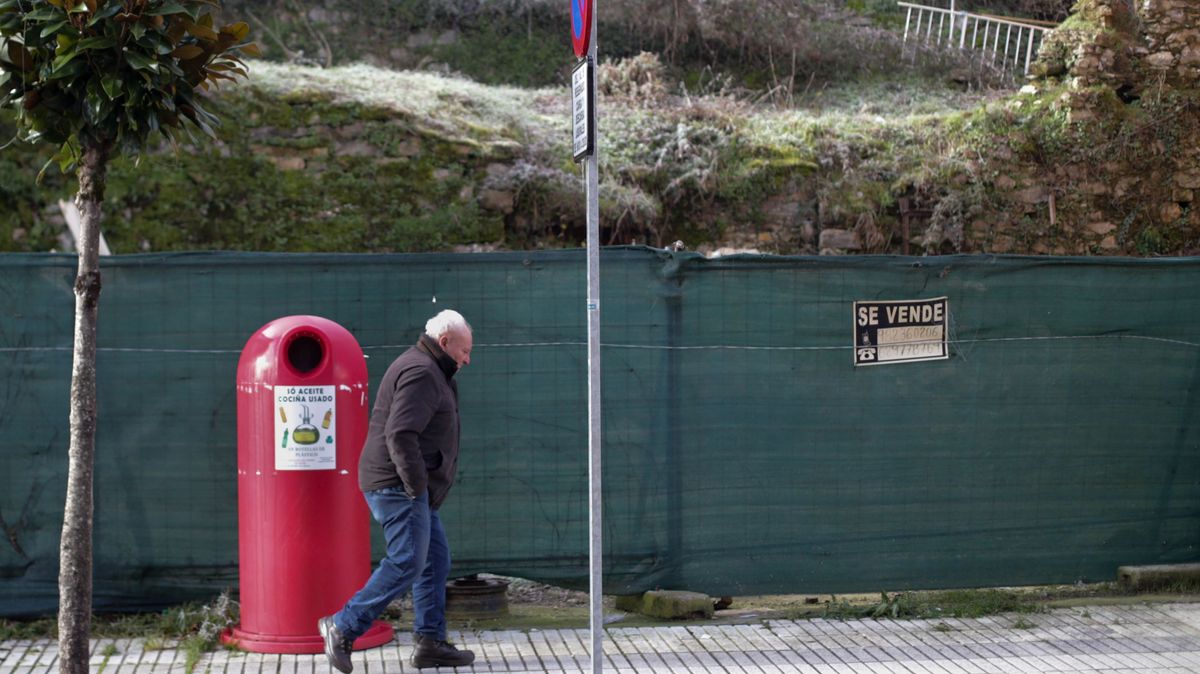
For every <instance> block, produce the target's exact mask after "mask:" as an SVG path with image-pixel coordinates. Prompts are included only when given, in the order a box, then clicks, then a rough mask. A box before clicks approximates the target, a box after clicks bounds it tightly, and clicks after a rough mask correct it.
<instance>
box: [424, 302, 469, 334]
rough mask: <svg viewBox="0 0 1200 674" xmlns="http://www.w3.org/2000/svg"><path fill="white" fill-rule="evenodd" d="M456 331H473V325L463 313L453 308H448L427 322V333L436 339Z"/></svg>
mask: <svg viewBox="0 0 1200 674" xmlns="http://www.w3.org/2000/svg"><path fill="white" fill-rule="evenodd" d="M454 331H465V332H471V326H470V325H469V324H468V323H467V319H465V318H463V317H462V314H460V313H458V312H457V311H455V310H453V309H446V310H445V311H443V312H441V313H439V314H438V315H437V316H434V317H433V318H431V319H429V321H428V322H426V323H425V334H427V335H429V336H430V337H432V338H434V339H437V338H438V337H441V336H442V335H444V334H446V333H448V332H454Z"/></svg>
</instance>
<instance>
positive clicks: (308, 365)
mask: <svg viewBox="0 0 1200 674" xmlns="http://www.w3.org/2000/svg"><path fill="white" fill-rule="evenodd" d="M324 359H325V345H324V344H323V343H322V341H321V338H320V337H318V336H317V335H314V334H312V333H309V332H298V333H296V334H294V335H292V338H291V339H289V340H288V343H287V362H288V365H290V366H292V369H293V370H295V371H296V372H297V373H298V374H307V373H309V372H312V371H313V370H315V369H317V367H318V366H320V365H321V361H322V360H324Z"/></svg>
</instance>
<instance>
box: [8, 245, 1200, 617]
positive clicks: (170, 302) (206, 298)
mask: <svg viewBox="0 0 1200 674" xmlns="http://www.w3.org/2000/svg"><path fill="white" fill-rule="evenodd" d="M584 261H585V258H584V255H583V254H582V252H581V251H556V252H541V253H497V254H481V255H353V256H351V255H268V254H219V253H203V254H177V255H135V256H122V257H116V258H110V259H106V260H104V265H103V266H104V291H103V294H102V296H101V301H100V329H99V345H100V351H99V355H98V360H99V372H98V374H99V400H100V403H99V430H98V433H97V453H96V525H95V562H96V565H95V576H96V585H95V588H96V606H97V608H98V609H99V610H105V609H118V608H138V607H154V606H161V605H163V604H166V603H170V602H174V601H179V600H182V599H186V598H192V597H202V596H210V595H213V594H215V593H217V592H219V591H221V590H222V589H224V588H226V587H232V586H236V583H237V498H236V447H235V443H236V439H235V438H236V435H235V429H236V422H235V413H234V410H235V388H234V375H235V368H236V363H237V357H238V352H239V351H240V349H241V347H242V345H243V344H244V343H245V340H246V339H247V338H248V337H249V335H250V334H252V333H253V332H254V331H255V330H257V329H258V328H259V327H261V326H262V325H263V324H265V323H267V322H268V321H270V320H272V319H274V318H277V317H279V316H284V315H289V314H316V315H321V316H325V317H327V318H330V319H332V320H335V321H337V322H339V323H341V324H342V325H343V326H345V327H346V328H348V329H349V330H350V331H351V332H352V333H353V334H354V335H355V336H356V338H357V339H358V340H359V342H360V344H362V346H363V347H364V350H365V352H366V353H367V354H368V355H369V361H368V363H369V367H370V372H371V376H372V381H371V384H372V386H374V385H376V384H377V382H378V379H379V377H380V376H381V375H382V374H383V371H384V369H385V368H386V367H387V365H388V363H389V362H390V361H391V360H392V358H394V357H395V356H396V355H398V354H399V353H400V352H401V351H402V350H403V349H404V348H406V347H407V346H408V345H409V344H410V343H412V342H413V341H414V340H415V339H416V337H417V335H418V333H419V331H420V330H421V328H422V326H423V325H424V321H425V320H426V319H427V318H428V317H429V316H430V315H432V314H433V313H434V312H436V311H437V310H440V309H443V308H447V307H452V308H455V309H458V310H459V311H461V312H463V314H464V315H466V317H467V319H468V320H469V321H471V323H472V324H473V325H474V327H475V340H476V347H475V353H474V354H473V359H472V364H471V366H470V367H468V368H467V369H466V370H464V371H463V372H462V373H461V374H460V375H459V376H460V390H461V396H462V398H461V406H462V413H463V458H462V462H461V472H460V476H459V482H458V485H457V486H456V488H455V490H454V492H453V494H452V495H451V497H450V500H449V501H448V502H447V504H446V506H445V507H444V508H443V510H442V515H443V518H444V521H445V522H446V525H447V529H448V531H449V535H450V538H451V545H452V548H453V551H454V555H455V562H454V573H455V575H458V574H466V573H472V572H479V571H488V572H494V573H501V574H507V575H515V576H521V577H526V578H532V579H537V580H541V581H548V582H552V583H557V584H562V585H573V586H584V585H585V583H586V574H587V519H588V513H587V470H586V466H587V433H586V346H585V340H586V324H585V321H586V317H585V298H584V289H585V284H584ZM74 265H75V261H74V258H73V257H69V256H54V255H7V256H3V257H0V438H2V439H3V444H2V449H0V518H2V519H0V525H2V526H3V529H4V536H3V539H0V615H19V614H30V613H38V612H45V611H50V610H53V608H54V607H55V605H56V593H57V574H58V561H57V555H58V537H59V532H60V530H61V523H62V503H63V497H64V492H65V482H66V477H65V475H66V466H67V460H66V448H67V405H68V395H67V394H68V387H69V378H70V365H71V363H70V360H71V352H70V346H71V333H72V320H73V295H72V292H71V287H72V282H73V277H74ZM942 296H945V297H947V298H948V306H949V330H950V331H949V339H950V358H949V359H947V360H939V361H931V362H922V363H907V364H893V365H879V366H875V367H854V366H853V365H852V360H853V359H852V354H853V349H852V344H853V334H854V332H853V327H852V306H853V303H854V302H855V301H867V300H905V299H919V298H933V297H942ZM601 307H602V322H603V330H602V338H603V342H604V348H603V366H604V375H603V376H604V485H605V491H604V500H605V512H604V534H605V552H606V564H605V568H606V579H605V583H606V590H607V591H609V592H612V593H631V592H635V591H639V590H644V589H648V588H653V587H664V588H680V589H692V590H698V591H703V592H708V593H710V594H714V595H730V594H732V595H737V594H749V593H771V592H812V593H815V592H848V591H877V590H881V589H888V590H899V589H915V588H934V587H970V586H989V585H1013V584H1030V583H1050V582H1055V583H1057V582H1072V581H1076V580H1104V579H1110V578H1112V577H1113V576H1114V574H1115V568H1116V566H1117V565H1120V564H1143V563H1171V562H1186V561H1196V560H1197V558H1198V557H1200V554H1198V548H1197V545H1198V544H1200V451H1198V447H1197V441H1198V439H1200V420H1198V419H1197V412H1196V411H1197V406H1198V402H1200V401H1198V400H1197V399H1196V396H1197V394H1198V392H1200V329H1198V328H1200V325H1198V323H1200V260H1196V259H1172V260H1125V259H1056V258H996V257H944V258H919V259H918V258H892V257H832V258H774V257H757V256H739V257H733V258H723V259H716V260H705V259H704V258H701V257H699V256H697V255H693V254H686V253H685V254H667V253H663V252H659V251H654V250H650V249H646V248H615V249H608V250H605V251H604V255H603V263H602V304H601ZM375 544H376V546H378V545H379V542H378V540H376V541H375ZM378 550H379V548H378V547H377V548H376V551H377V552H378Z"/></svg>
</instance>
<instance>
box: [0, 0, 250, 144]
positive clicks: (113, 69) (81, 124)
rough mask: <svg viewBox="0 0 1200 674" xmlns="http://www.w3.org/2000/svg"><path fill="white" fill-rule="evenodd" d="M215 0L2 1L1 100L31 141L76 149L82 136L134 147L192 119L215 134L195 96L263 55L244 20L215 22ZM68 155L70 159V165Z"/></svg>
mask: <svg viewBox="0 0 1200 674" xmlns="http://www.w3.org/2000/svg"><path fill="white" fill-rule="evenodd" d="M214 7H217V2H216V0H0V106H3V105H11V106H15V107H17V109H18V123H19V125H20V129H21V133H22V135H23V137H24V138H25V139H26V140H30V141H37V140H45V141H47V142H51V143H55V144H57V145H60V146H61V147H60V150H59V154H58V155H57V156H56V159H58V160H60V162H61V161H67V160H70V159H71V157H74V156H77V153H76V152H74V151H72V149H71V148H73V147H76V146H77V145H78V142H79V140H80V139H81V138H84V137H86V138H91V139H97V140H103V141H106V142H109V143H114V144H116V145H117V146H118V147H119V148H120V149H121V150H122V151H126V152H130V153H133V154H137V153H138V152H140V151H141V150H142V149H143V148H144V147H145V146H146V144H147V143H148V140H149V138H150V137H151V136H152V135H153V134H157V133H162V134H163V135H165V136H166V137H168V138H169V139H171V140H172V141H174V140H175V136H174V133H175V132H176V131H179V130H184V131H185V132H186V130H187V126H186V125H185V124H184V120H187V121H188V122H190V123H191V124H192V125H194V126H195V127H196V128H199V129H200V130H201V131H203V132H204V133H205V134H207V135H209V136H212V137H215V131H214V127H215V126H216V124H217V119H216V118H215V117H214V116H213V115H212V114H210V113H209V112H207V111H206V110H205V109H204V107H203V105H202V100H201V98H200V97H199V96H197V95H196V94H195V92H196V90H197V89H198V88H201V89H208V88H209V87H210V86H211V85H213V84H216V83H219V82H220V81H222V80H235V79H236V78H238V77H246V76H247V74H248V72H247V67H246V63H245V61H244V58H245V57H247V56H259V55H260V53H259V50H258V47H257V46H256V45H255V44H254V43H252V42H249V41H248V38H249V34H250V27H249V26H248V25H247V24H245V23H242V22H236V23H230V24H227V25H217V24H216V22H215V19H214V16H213V14H212V12H211V10H212V8H214ZM70 163H73V162H70V161H67V165H69V164H70Z"/></svg>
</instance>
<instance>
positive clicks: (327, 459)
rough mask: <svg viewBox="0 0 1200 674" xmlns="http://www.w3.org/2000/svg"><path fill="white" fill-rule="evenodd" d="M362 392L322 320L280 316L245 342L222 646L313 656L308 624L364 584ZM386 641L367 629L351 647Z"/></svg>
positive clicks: (335, 328) (367, 568)
mask: <svg viewBox="0 0 1200 674" xmlns="http://www.w3.org/2000/svg"><path fill="white" fill-rule="evenodd" d="M367 393H368V392H367V364H366V361H365V360H364V358H363V353H362V349H361V348H360V347H359V346H358V342H357V341H356V340H355V339H354V336H353V335H351V334H350V333H349V332H348V331H347V330H346V329H345V328H343V327H342V326H340V325H338V324H337V323H334V322H333V321H330V320H328V319H324V318H319V317H317V316H287V317H285V318H280V319H277V320H274V321H271V322H270V323H268V324H266V325H264V326H263V327H262V329H260V330H259V331H258V332H256V333H254V335H253V336H252V337H250V340H249V341H247V342H246V347H245V348H244V349H243V350H242V356H241V359H240V360H239V361H238V370H237V428H238V555H239V572H240V575H241V583H240V584H241V605H242V606H241V623H240V624H239V625H237V626H235V627H234V628H232V629H231V630H229V631H227V632H226V633H225V634H224V635H223V641H225V642H226V643H235V644H237V645H238V646H240V647H242V648H244V649H246V650H248V651H254V652H258V653H320V652H322V651H323V650H324V644H323V642H322V639H321V635H320V634H319V633H318V631H317V620H318V619H319V618H321V617H322V616H325V615H329V614H331V613H333V612H335V611H337V610H338V609H340V608H341V606H342V604H343V603H344V602H345V601H346V600H347V599H349V598H350V596H351V595H352V594H353V593H354V592H355V591H357V590H358V589H359V588H360V587H362V585H363V584H364V583H365V582H366V580H367V578H368V576H370V574H371V532H370V521H371V515H370V511H368V510H367V505H366V502H364V501H363V497H362V494H361V493H360V492H359V490H358V455H359V453H360V452H361V451H362V445H363V440H364V439H365V438H366V435H367V415H368V412H369V410H370V408H369V407H368V406H369V405H370V400H369V396H368V395H367ZM391 639H392V628H391V626H390V625H388V624H387V623H385V622H377V623H376V624H375V625H373V626H372V627H371V629H370V630H368V631H367V633H366V634H364V635H362V636H361V637H359V639H358V640H357V641H355V643H354V646H355V648H370V647H372V646H378V645H380V644H384V643H387V642H388V641H391Z"/></svg>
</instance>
